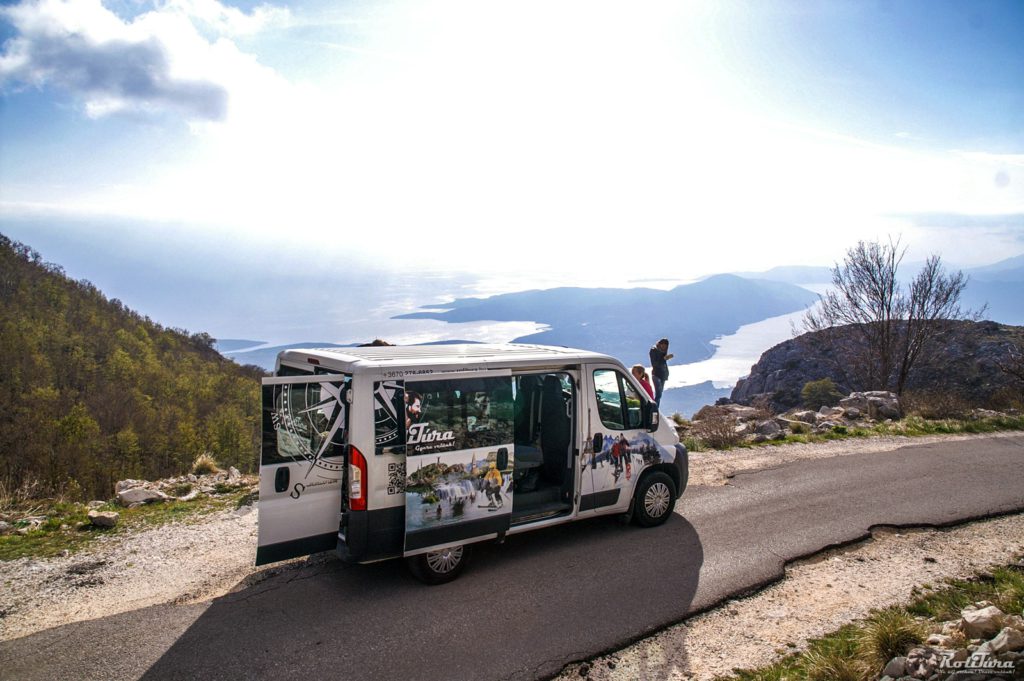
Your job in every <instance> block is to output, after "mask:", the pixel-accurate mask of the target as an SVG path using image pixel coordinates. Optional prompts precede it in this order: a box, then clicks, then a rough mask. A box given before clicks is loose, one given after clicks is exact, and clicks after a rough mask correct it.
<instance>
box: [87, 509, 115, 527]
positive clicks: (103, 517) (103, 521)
mask: <svg viewBox="0 0 1024 681" xmlns="http://www.w3.org/2000/svg"><path fill="white" fill-rule="evenodd" d="M120 519H121V515H120V514H119V513H117V512H115V511H89V522H90V523H92V524H93V525H96V526H97V527H114V526H115V525H117V521H118V520H120Z"/></svg>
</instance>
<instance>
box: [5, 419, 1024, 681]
mask: <svg viewBox="0 0 1024 681" xmlns="http://www.w3.org/2000/svg"><path fill="white" fill-rule="evenodd" d="M1020 510H1024V436H1022V437H1013V438H999V439H976V440H970V441H966V442H963V441H962V442H952V443H944V444H932V445H921V446H913V447H907V448H905V449H902V450H899V451H898V452H894V453H884V454H867V455H857V456H845V457H838V458H832V459H819V460H816V461H803V462H798V463H793V464H787V465H784V466H780V467H778V468H774V469H771V470H765V471H758V472H750V473H741V474H739V475H737V476H736V477H735V478H734V479H733V480H732V481H731V484H730V485H727V486H725V487H716V488H710V487H694V488H691V489H690V490H688V491H687V493H686V494H685V495H684V497H683V500H682V503H681V504H680V505H679V506H677V512H679V513H680V515H677V516H674V517H672V518H671V519H670V520H669V522H667V523H665V524H664V525H663V526H661V527H658V528H654V529H647V530H645V529H640V528H637V527H633V526H629V525H624V524H621V523H619V522H617V521H616V520H614V519H607V518H606V519H597V520H590V521H584V522H580V523H573V524H570V525H568V526H564V527H561V528H551V529H549V530H544V531H538V532H532V533H528V534H526V535H518V536H515V537H511V538H509V540H508V541H507V542H506V543H505V544H504V545H500V546H498V545H484V546H481V547H480V548H479V549H478V550H477V552H476V555H475V556H474V560H473V563H472V564H471V565H469V567H468V569H467V571H466V572H465V573H464V574H463V576H462V577H460V578H459V579H458V580H456V581H455V582H453V583H451V584H447V585H444V586H439V587H424V586H421V585H420V584H419V583H418V582H415V581H414V580H413V579H412V578H411V577H410V576H409V575H408V574H407V573H406V572H405V570H404V568H403V567H402V566H401V565H400V564H399V563H397V562H395V561H392V562H389V563H382V564H377V565H370V566H348V565H344V564H341V563H340V562H338V561H336V560H328V561H326V562H323V561H320V562H316V563H313V564H311V565H309V566H307V567H304V568H301V569H294V570H288V571H285V572H282V573H281V574H279V575H276V576H274V577H272V578H270V579H268V580H266V581H264V582H261V583H260V584H258V585H256V586H252V587H249V588H246V589H243V590H240V591H237V592H235V593H232V594H229V595H227V596H225V597H222V598H219V599H216V600H215V601H213V602H210V603H204V604H199V605H162V606H154V607H150V608H145V609H143V610H137V611H134V612H129V613H123V614H120V615H115V616H112V617H107V618H103V619H100V620H94V621H90V622H81V623H77V624H70V625H67V626H63V627H58V628H55V629H50V630H48V631H44V632H40V633H38V634H34V635H32V636H28V637H25V638H21V639H17V640H14V641H7V642H3V643H0V678H2V679H11V680H14V679H18V680H31V679H139V678H142V679H147V680H163V679H196V678H202V679H275V680H280V679H320V678H343V679H359V680H360V681H368V680H370V679H388V680H390V679H431V680H436V679H532V678H544V677H547V676H550V675H553V674H555V673H557V672H558V671H559V670H560V669H561V668H562V667H563V665H565V664H566V663H568V662H571V661H574V660H580V659H585V658H588V657H592V656H594V655H597V654H599V653H603V652H608V651H611V650H615V649H618V648H620V647H622V646H624V645H626V644H628V643H630V642H632V641H634V640H636V639H638V638H641V637H643V636H645V635H648V634H650V633H652V632H654V631H657V630H659V629H661V628H664V627H665V626H668V625H670V624H673V623H676V622H679V621H681V620H682V619H684V618H685V617H687V616H688V615H690V614H693V613H695V612H698V611H701V610H704V609H707V608H709V607H711V606H713V605H714V604H716V603H719V602H721V601H723V600H725V599H727V598H730V597H732V596H735V595H737V594H740V593H743V592H747V591H750V590H752V589H756V588H758V587H759V586H761V585H764V584H766V583H769V582H771V581H774V580H776V579H779V578H780V577H781V576H782V574H783V566H784V565H785V563H786V562H787V561H790V560H793V559H795V558H799V557H802V556H806V555H809V554H812V553H816V552H818V551H820V550H821V549H824V548H827V547H830V546H835V545H840V544H844V543H848V542H852V541H856V540H858V539H861V538H864V537H866V536H868V534H869V529H870V528H871V527H874V526H880V525H891V526H926V525H934V526H942V525H951V524H957V523H960V522H963V521H965V520H969V519H977V518H982V517H987V516H992V515H998V514H1002V513H1008V512H1013V511H1020Z"/></svg>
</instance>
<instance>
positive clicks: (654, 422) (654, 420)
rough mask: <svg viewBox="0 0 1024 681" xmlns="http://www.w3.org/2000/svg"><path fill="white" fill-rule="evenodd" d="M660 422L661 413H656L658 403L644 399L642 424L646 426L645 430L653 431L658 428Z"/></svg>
mask: <svg viewBox="0 0 1024 681" xmlns="http://www.w3.org/2000/svg"><path fill="white" fill-rule="evenodd" d="M660 423H661V414H660V413H658V405H656V404H655V403H654V402H648V401H646V400H644V426H645V427H646V428H647V432H649V433H653V432H654V431H656V430H658V425H659V424H660Z"/></svg>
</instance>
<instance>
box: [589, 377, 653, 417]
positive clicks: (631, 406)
mask: <svg viewBox="0 0 1024 681" xmlns="http://www.w3.org/2000/svg"><path fill="white" fill-rule="evenodd" d="M594 389H595V392H596V394H597V413H598V415H599V416H600V417H601V423H603V424H604V425H605V427H606V428H611V429H613V430H630V429H633V428H640V427H641V425H642V424H643V416H642V410H641V404H642V403H641V400H640V395H639V393H637V391H636V389H635V388H633V384H631V383H630V382H629V381H628V380H627V379H626V377H625V376H623V375H622V374H621V373H620V372H618V371H615V370H614V369H598V370H596V371H595V372H594Z"/></svg>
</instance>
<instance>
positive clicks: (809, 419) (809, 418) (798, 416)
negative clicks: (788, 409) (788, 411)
mask: <svg viewBox="0 0 1024 681" xmlns="http://www.w3.org/2000/svg"><path fill="white" fill-rule="evenodd" d="M791 418H793V420H795V421H803V422H804V423H814V422H815V421H817V420H818V415H817V413H815V412H813V411H809V410H808V411H798V412H794V413H793V415H792V417H791Z"/></svg>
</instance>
